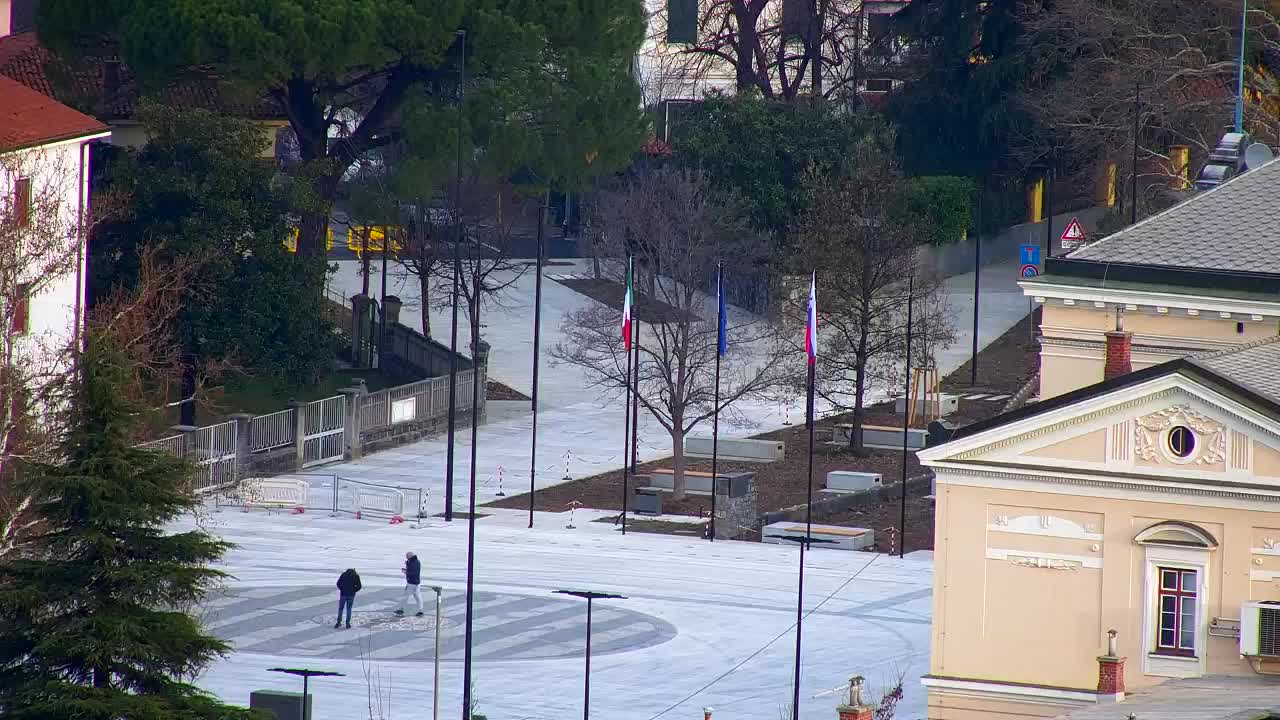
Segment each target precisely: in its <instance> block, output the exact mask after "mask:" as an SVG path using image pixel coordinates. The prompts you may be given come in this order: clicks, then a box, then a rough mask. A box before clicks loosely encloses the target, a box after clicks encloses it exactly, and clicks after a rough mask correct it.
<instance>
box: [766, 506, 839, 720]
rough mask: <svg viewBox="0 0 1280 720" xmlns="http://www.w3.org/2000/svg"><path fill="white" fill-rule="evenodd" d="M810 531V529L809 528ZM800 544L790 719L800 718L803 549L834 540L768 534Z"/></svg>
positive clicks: (810, 536)
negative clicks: (793, 676)
mask: <svg viewBox="0 0 1280 720" xmlns="http://www.w3.org/2000/svg"><path fill="white" fill-rule="evenodd" d="M809 532H812V530H809ZM769 537H771V538H777V539H779V540H786V541H787V542H793V543H796V544H797V545H799V546H800V580H799V584H798V585H797V589H796V659H795V678H794V679H793V680H792V687H791V720H800V638H801V634H802V631H803V628H804V549H805V547H806V546H807V545H812V544H814V543H834V542H835V540H827V539H825V538H815V537H813V536H812V535H770V536H769Z"/></svg>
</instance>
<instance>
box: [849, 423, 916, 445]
mask: <svg viewBox="0 0 1280 720" xmlns="http://www.w3.org/2000/svg"><path fill="white" fill-rule="evenodd" d="M836 431H837V432H836V440H837V441H838V442H841V443H844V444H848V442H849V433H851V432H853V425H852V424H850V423H840V424H838V425H836ZM928 439H929V431H928V430H926V429H924V428H907V449H908V450H923V449H924V447H925V443H926V442H927V441H928ZM862 444H863V445H865V446H866V447H869V448H879V449H882V450H900V449H902V428H901V427H893V426H891V425H863V426H862Z"/></svg>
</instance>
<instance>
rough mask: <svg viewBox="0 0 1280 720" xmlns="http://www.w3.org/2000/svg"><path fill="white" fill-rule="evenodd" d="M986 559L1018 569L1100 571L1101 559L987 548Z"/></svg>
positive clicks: (1035, 551)
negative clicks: (1002, 561) (1002, 562)
mask: <svg viewBox="0 0 1280 720" xmlns="http://www.w3.org/2000/svg"><path fill="white" fill-rule="evenodd" d="M987 559H988V560H1004V561H1007V562H1009V563H1010V564H1012V565H1017V566H1019V567H1029V568H1039V569H1042V570H1079V569H1080V568H1088V569H1090V570H1100V569H1102V558H1098V557H1089V556H1088V555H1069V554H1066V553H1051V552H1040V551H1038V550H1008V549H1005V548H987Z"/></svg>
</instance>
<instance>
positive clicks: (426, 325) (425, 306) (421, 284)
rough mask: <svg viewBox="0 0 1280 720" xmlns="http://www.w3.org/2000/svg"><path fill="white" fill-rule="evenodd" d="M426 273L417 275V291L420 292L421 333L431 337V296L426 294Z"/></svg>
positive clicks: (427, 282) (427, 287)
mask: <svg viewBox="0 0 1280 720" xmlns="http://www.w3.org/2000/svg"><path fill="white" fill-rule="evenodd" d="M428 280H429V278H428V276H427V274H426V273H423V274H422V275H419V276H418V292H420V293H421V294H422V334H423V336H425V337H431V296H430V295H428V294H427V293H428V291H429V290H430V282H429V281H428Z"/></svg>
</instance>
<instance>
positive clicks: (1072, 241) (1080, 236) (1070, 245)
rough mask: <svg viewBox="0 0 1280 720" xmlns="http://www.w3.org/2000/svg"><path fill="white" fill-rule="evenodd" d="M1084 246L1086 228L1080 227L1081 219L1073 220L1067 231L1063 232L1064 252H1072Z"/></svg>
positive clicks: (1068, 224)
mask: <svg viewBox="0 0 1280 720" xmlns="http://www.w3.org/2000/svg"><path fill="white" fill-rule="evenodd" d="M1083 244H1084V228H1082V227H1080V220H1079V218H1071V222H1069V223H1067V229H1065V230H1063V231H1062V251H1063V252H1071V251H1072V250H1075V249H1077V248H1079V247H1080V246H1081V245H1083Z"/></svg>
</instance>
